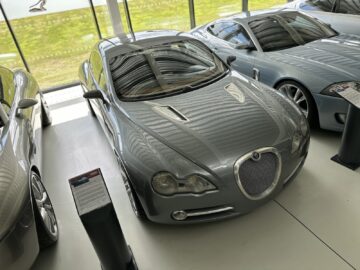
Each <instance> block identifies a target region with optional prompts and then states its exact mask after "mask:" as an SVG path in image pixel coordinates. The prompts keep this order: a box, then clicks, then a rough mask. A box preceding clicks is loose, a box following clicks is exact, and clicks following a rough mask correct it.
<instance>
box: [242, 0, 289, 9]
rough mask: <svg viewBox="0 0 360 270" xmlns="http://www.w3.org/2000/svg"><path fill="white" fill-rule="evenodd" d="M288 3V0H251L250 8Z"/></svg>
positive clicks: (266, 7) (270, 6) (262, 7)
mask: <svg viewBox="0 0 360 270" xmlns="http://www.w3.org/2000/svg"><path fill="white" fill-rule="evenodd" d="M286 3H287V0H249V10H257V9H269V8H272V7H275V6H277V5H283V4H286Z"/></svg>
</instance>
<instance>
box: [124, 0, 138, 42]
mask: <svg viewBox="0 0 360 270" xmlns="http://www.w3.org/2000/svg"><path fill="white" fill-rule="evenodd" d="M124 10H125V16H126V22H127V24H128V27H129V31H130V34H131V36H132V38H133V41H135V40H136V38H135V34H134V29H133V26H132V21H131V16H130V9H129V4H128V1H127V0H124Z"/></svg>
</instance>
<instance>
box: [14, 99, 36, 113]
mask: <svg viewBox="0 0 360 270" xmlns="http://www.w3.org/2000/svg"><path fill="white" fill-rule="evenodd" d="M37 103H38V101H37V100H36V99H32V98H24V99H22V100H20V101H19V103H18V105H17V108H16V116H20V110H24V109H28V108H31V107H33V106H35V105H36V104H37Z"/></svg>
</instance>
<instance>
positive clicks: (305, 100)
mask: <svg viewBox="0 0 360 270" xmlns="http://www.w3.org/2000/svg"><path fill="white" fill-rule="evenodd" d="M275 88H276V89H277V90H278V91H280V92H281V93H283V94H284V95H285V96H286V97H287V98H289V99H290V100H291V101H292V102H294V103H295V104H296V105H297V106H298V107H299V109H300V110H301V111H302V112H303V114H304V115H305V117H306V118H307V120H308V122H309V125H310V127H312V128H317V127H318V126H319V115H318V111H317V107H316V103H315V101H314V98H313V97H312V95H311V94H310V92H309V90H307V89H306V87H304V86H303V85H301V84H300V83H297V82H294V81H283V82H281V83H280V84H278V85H277V86H276V87H275Z"/></svg>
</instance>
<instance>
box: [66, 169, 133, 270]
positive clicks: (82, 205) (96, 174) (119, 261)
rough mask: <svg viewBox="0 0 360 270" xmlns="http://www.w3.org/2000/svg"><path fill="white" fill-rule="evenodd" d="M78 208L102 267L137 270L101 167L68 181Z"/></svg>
mask: <svg viewBox="0 0 360 270" xmlns="http://www.w3.org/2000/svg"><path fill="white" fill-rule="evenodd" d="M69 184H70V188H71V192H72V194H73V197H74V201H75V205H76V209H77V211H78V214H79V217H80V219H81V222H82V223H83V225H84V228H85V230H86V232H87V234H88V236H89V238H90V240H91V243H92V244H93V246H94V249H95V251H96V254H97V255H98V258H99V260H100V263H101V267H102V269H103V270H138V268H137V265H136V262H135V259H134V256H133V254H132V251H131V249H130V247H129V246H128V245H127V243H126V240H125V238H124V235H123V233H122V230H121V226H120V223H119V221H118V218H117V216H116V213H115V209H114V206H113V204H112V201H111V198H110V195H109V192H108V190H107V187H106V184H105V181H104V178H103V176H102V173H101V170H100V169H96V170H94V171H91V172H88V173H85V174H82V175H79V176H77V177H74V178H72V179H70V180H69Z"/></svg>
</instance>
